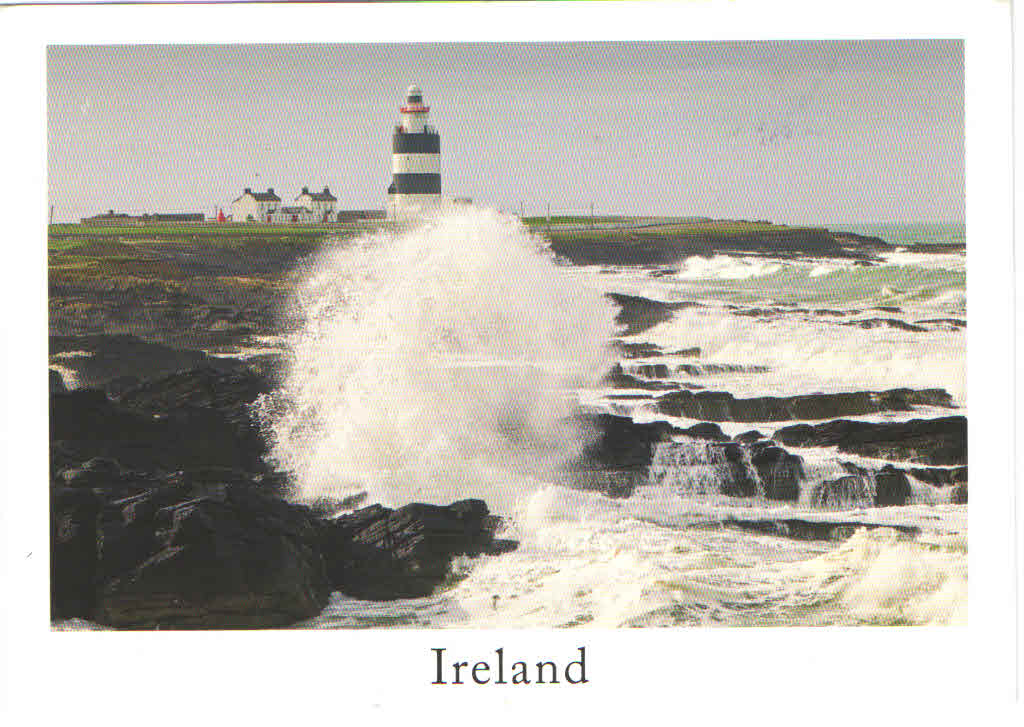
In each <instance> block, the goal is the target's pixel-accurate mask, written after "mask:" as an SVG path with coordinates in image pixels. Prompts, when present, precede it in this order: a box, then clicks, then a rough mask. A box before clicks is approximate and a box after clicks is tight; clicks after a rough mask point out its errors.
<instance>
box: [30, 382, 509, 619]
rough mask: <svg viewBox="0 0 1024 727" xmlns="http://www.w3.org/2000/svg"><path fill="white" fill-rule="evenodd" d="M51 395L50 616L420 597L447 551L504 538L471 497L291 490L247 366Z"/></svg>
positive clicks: (183, 615) (444, 563)
mask: <svg viewBox="0 0 1024 727" xmlns="http://www.w3.org/2000/svg"><path fill="white" fill-rule="evenodd" d="M52 388H53V391H52V393H51V395H50V446H51V483H50V503H51V512H50V517H51V522H50V528H51V617H52V618H53V619H54V620H60V619H68V618H85V619H89V620H91V621H94V622H96V623H99V624H103V625H107V626H114V627H117V628H129V629H153V628H182V629H184V628H265V627H271V626H283V625H288V624H292V623H295V622H297V621H301V620H304V619H308V618H312V617H313V616H316V615H317V614H318V613H320V611H321V610H322V609H323V608H324V606H325V605H326V604H327V599H328V597H329V595H330V593H331V592H333V591H340V592H341V593H345V594H347V595H351V596H353V597H357V598H366V599H394V598H411V597H417V596H424V595H427V594H429V593H431V592H432V591H433V590H434V589H435V588H437V587H438V586H439V585H441V584H442V583H444V582H445V581H446V579H448V578H449V576H450V565H451V562H452V559H453V558H454V557H455V556H458V555H467V556H479V555H498V554H500V553H504V552H508V551H509V550H512V549H514V548H515V547H516V543H515V542H514V541H510V540H502V539H500V538H497V537H495V536H496V535H497V534H498V533H500V530H501V528H502V520H501V519H500V518H498V517H495V516H493V515H491V514H490V512H489V511H488V508H487V505H486V504H485V503H484V502H482V501H480V500H462V501H459V502H455V503H452V504H450V505H448V506H445V507H440V506H435V505H426V504H419V503H414V504H410V505H406V506H404V507H401V508H398V509H395V510H392V509H389V508H385V507H382V506H380V505H371V506H369V507H365V508H362V509H359V510H355V511H353V512H350V513H347V514H344V515H342V516H340V517H337V518H331V517H328V516H327V514H326V513H325V512H323V511H318V510H316V509H314V508H311V507H308V506H305V505H298V504H294V503H290V502H287V501H286V500H285V499H284V498H283V496H284V495H285V494H286V484H285V482H284V479H283V477H282V476H280V475H279V474H277V473H274V472H272V471H270V470H269V469H268V468H267V466H266V464H265V463H264V461H263V454H265V444H264V442H263V439H262V437H261V436H260V433H259V432H258V431H257V429H256V427H255V425H254V424H253V422H252V420H251V418H250V417H249V416H248V413H247V407H248V404H249V403H250V402H251V401H253V400H254V399H255V398H256V396H258V395H259V394H260V393H262V392H264V391H267V390H268V388H269V384H268V382H267V381H265V380H263V379H261V377H259V376H258V375H257V374H255V373H253V372H252V371H249V370H247V369H243V370H236V371H231V372H223V371H217V370H214V369H210V368H202V369H192V370H188V371H185V372H179V373H175V374H171V375H169V376H164V377H158V378H155V379H151V380H149V381H146V382H144V383H141V384H139V385H138V386H136V387H133V388H130V389H128V390H127V391H124V392H122V393H121V394H119V395H118V396H117V397H116V399H112V398H110V397H108V396H107V394H106V393H104V392H103V391H101V390H97V389H79V390H75V391H62V390H61V388H62V387H61V386H60V385H59V384H58V382H53V386H52Z"/></svg>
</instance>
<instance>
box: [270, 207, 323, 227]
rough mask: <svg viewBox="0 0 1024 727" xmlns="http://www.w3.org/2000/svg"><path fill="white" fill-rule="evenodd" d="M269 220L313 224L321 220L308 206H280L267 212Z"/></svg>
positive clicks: (277, 222)
mask: <svg viewBox="0 0 1024 727" xmlns="http://www.w3.org/2000/svg"><path fill="white" fill-rule="evenodd" d="M267 222H273V223H274V224H288V223H296V224H306V225H308V224H312V223H314V222H319V220H318V219H317V218H316V217H315V216H314V215H313V211H312V210H311V209H309V208H308V207H278V208H277V209H276V210H271V211H270V212H269V213H267Z"/></svg>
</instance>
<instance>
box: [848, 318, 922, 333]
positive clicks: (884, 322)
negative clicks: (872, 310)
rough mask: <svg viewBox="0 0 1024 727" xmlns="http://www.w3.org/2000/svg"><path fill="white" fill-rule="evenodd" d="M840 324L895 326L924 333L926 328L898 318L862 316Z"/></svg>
mask: <svg viewBox="0 0 1024 727" xmlns="http://www.w3.org/2000/svg"><path fill="white" fill-rule="evenodd" d="M839 325H841V326H857V327H858V328H896V329H898V330H901V331H911V332H913V333H924V332H926V331H927V330H928V329H927V328H922V327H921V326H915V325H914V324H913V323H907V322H906V321H901V320H900V319H899V318H862V319H860V320H856V321H844V322H842V323H840V324H839Z"/></svg>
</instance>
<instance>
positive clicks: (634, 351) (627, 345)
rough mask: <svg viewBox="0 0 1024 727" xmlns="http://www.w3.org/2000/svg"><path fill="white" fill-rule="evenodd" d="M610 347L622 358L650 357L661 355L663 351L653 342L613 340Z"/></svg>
mask: <svg viewBox="0 0 1024 727" xmlns="http://www.w3.org/2000/svg"><path fill="white" fill-rule="evenodd" d="M611 346H612V349H613V350H614V351H615V352H616V353H618V354H619V355H620V356H622V357H623V358H652V357H655V356H661V355H663V351H662V350H661V348H659V347H658V346H655V345H654V344H653V343H631V342H627V341H619V340H614V341H612V343H611Z"/></svg>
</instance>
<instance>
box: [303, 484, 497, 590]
mask: <svg viewBox="0 0 1024 727" xmlns="http://www.w3.org/2000/svg"><path fill="white" fill-rule="evenodd" d="M499 525H500V520H499V519H496V518H493V517H492V516H490V515H489V513H488V510H487V506H486V505H485V504H484V503H483V502H482V501H481V500H461V501H459V502H456V503H453V504H451V505H448V506H447V507H441V506H438V505H425V504H422V503H414V504H412V505H406V506H405V507H401V508H398V509H397V510H390V509H389V508H386V507H382V506H380V505H371V506H370V507H366V508H363V509H361V510H357V511H355V512H354V513H352V514H350V515H342V516H341V517H339V518H337V519H336V520H334V521H333V522H331V523H329V524H327V525H325V526H324V527H323V528H322V530H321V547H322V550H323V553H324V556H325V558H326V562H327V572H328V576H329V578H330V581H331V584H332V585H333V587H334V588H336V589H337V590H339V591H341V592H342V593H345V594H347V595H350V596H354V597H356V598H366V599H372V600H387V599H394V598H418V597H422V596H427V595H429V594H430V593H432V592H433V591H434V589H435V588H437V587H438V586H439V585H441V584H442V583H443V582H444V581H445V579H446V578H447V577H448V575H449V570H450V565H451V560H452V558H453V557H455V556H456V555H470V556H475V555H481V554H488V555H497V554H499V553H505V552H509V551H510V550H513V549H515V547H516V544H515V543H514V541H508V540H495V539H494V532H495V530H496V529H497V527H498V526H499Z"/></svg>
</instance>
